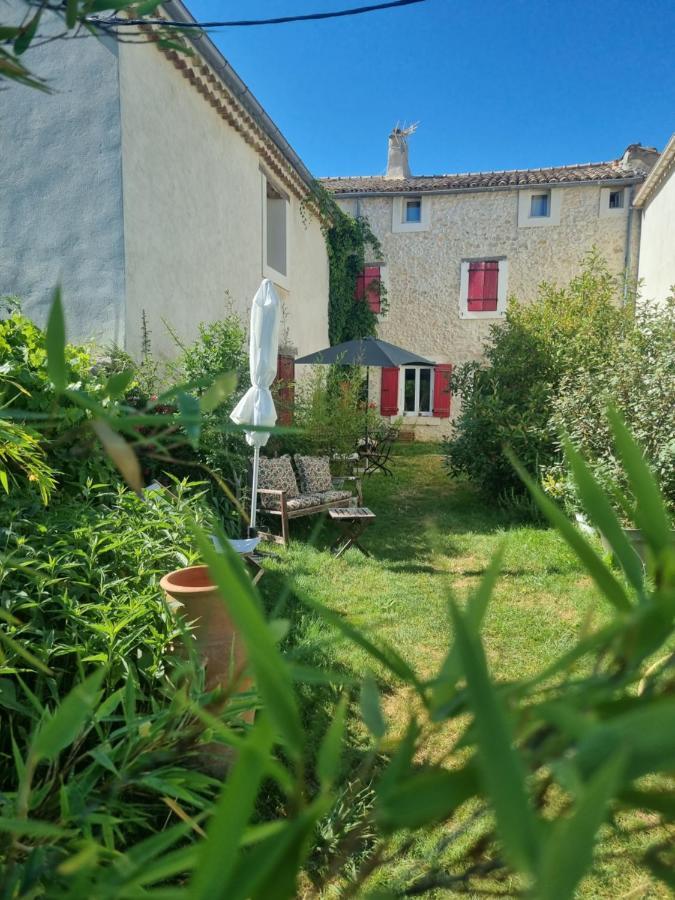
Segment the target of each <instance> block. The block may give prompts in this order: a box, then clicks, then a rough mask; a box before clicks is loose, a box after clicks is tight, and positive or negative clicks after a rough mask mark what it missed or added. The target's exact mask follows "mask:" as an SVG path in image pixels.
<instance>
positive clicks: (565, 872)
mask: <svg viewBox="0 0 675 900" xmlns="http://www.w3.org/2000/svg"><path fill="white" fill-rule="evenodd" d="M624 764H625V756H624V754H623V753H617V754H615V755H614V756H613V757H612V758H611V759H610V760H609V761H608V762H607V763H606V764H605V765H604V766H603V767H602V768H601V769H600V770H599V771H598V772H597V773H596V775H595V776H594V777H593V779H592V780H591V781H590V782H589V783H588V785H587V786H586V788H585V789H584V791H583V792H582V794H581V796H580V797H579V798H578V799H577V803H576V805H575V808H574V811H573V812H572V814H571V815H570V816H568V817H567V818H566V819H562V820H561V821H560V822H558V823H557V825H556V827H554V828H553V830H552V832H551V833H550V834H549V837H548V840H547V843H546V846H545V847H544V849H543V852H542V860H541V868H540V871H539V877H538V880H537V888H536V890H535V896H536V897H537V898H539V900H570V898H572V897H574V895H575V890H576V887H577V885H578V884H579V882H580V881H581V879H582V878H583V876H584V875H585V873H586V872H587V870H588V869H589V868H590V866H591V863H592V862H593V844H594V842H595V837H596V835H597V832H598V829H599V828H600V826H601V825H602V823H603V822H604V820H605V816H606V814H607V805H608V803H609V801H610V800H611V799H612V797H613V796H614V794H615V792H616V790H617V787H618V785H619V782H620V779H621V774H622V771H623V768H624Z"/></svg>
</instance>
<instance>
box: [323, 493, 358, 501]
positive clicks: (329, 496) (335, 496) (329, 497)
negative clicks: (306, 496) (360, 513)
mask: <svg viewBox="0 0 675 900" xmlns="http://www.w3.org/2000/svg"><path fill="white" fill-rule="evenodd" d="M318 496H319V497H320V498H321V502H322V503H337V501H338V500H351V498H352V497H353V496H354V495H353V494H352V493H351V492H350V491H321V493H320V494H319V495H318Z"/></svg>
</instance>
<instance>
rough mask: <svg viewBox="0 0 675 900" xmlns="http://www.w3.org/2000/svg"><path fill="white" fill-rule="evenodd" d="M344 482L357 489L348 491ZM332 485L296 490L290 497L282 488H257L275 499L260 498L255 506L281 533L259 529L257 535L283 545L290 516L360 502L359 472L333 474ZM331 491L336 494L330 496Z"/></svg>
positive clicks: (263, 495) (305, 514)
mask: <svg viewBox="0 0 675 900" xmlns="http://www.w3.org/2000/svg"><path fill="white" fill-rule="evenodd" d="M347 483H348V484H350V486H352V487H353V488H354V489H355V490H356V493H355V494H354V493H352V491H351V490H345V487H346V484H347ZM331 484H332V490H330V491H321V492H317V493H316V494H314V493H309V494H303V493H298V494H297V495H296V496H291V497H289V496H288V494H289V492H288V490H286V489H283V488H276V487H259V488H258V497H260V498H263V497H267V498H274V500H276V501H277V502H275V503H273V504H271V503H269V500H268V502H267V503H266V502H265V501H264V500H263V502H262V503H261V504H260V505H259V506H258V512H259V513H260V514H261V515H263V516H272V517H275V518H277V519H279V520H280V523H281V534H274V533H273V532H272V531H263V530H260V531H259V534H260V537H261V538H262V539H263V540H267V541H274V542H276V543H278V544H284V545H286V544H288V542H289V540H290V530H289V522H290V520H291V519H299V518H301V517H303V516H315V515H318V514H319V513H323V512H326V511H328V510H330V509H339V508H341V507H349V506H355V505H356V506H361V505H362V503H363V494H362V488H361V478H360V477H359V476H358V475H340V476H336V477H332V478H331ZM296 486H297V485H296ZM332 494H333V495H335V496H330V495H332ZM319 497H323V499H318V498H319Z"/></svg>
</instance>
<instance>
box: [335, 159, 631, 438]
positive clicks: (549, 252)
mask: <svg viewBox="0 0 675 900" xmlns="http://www.w3.org/2000/svg"><path fill="white" fill-rule="evenodd" d="M632 175H633V176H634V173H632ZM642 177H644V176H642ZM358 180H359V179H354V181H358ZM360 180H361V181H363V182H364V183H366V182H367V181H368V179H367V178H363V179H360ZM640 180H642V179H640ZM348 181H349V180H348ZM417 181H418V182H419V181H421V179H417ZM339 182H340V180H339V179H336V180H334V181H331V180H327V182H326V184H327V186H328V187H329V189H331V190H335V188H336V187H337V185H339ZM636 183H638V182H637V181H636V178H635V177H631V178H628V177H626V179H625V181H624V182H621V180H620V176H619V177H618V178H617V179H616V180H611V181H610V182H609V184H610V187H608V186H607V183H606V182H605V183H603V182H600V183H583V184H575V183H570V184H565V183H557V184H554V185H553V184H552V185H550V186H549V189H550V191H551V194H552V195H553V194H555V195H556V197H555V207H556V210H557V212H558V214H559V224H553V223H550V224H549V223H548V222H546V223H542V224H540V223H538V222H537V223H535V224H537V225H538V226H539V227H527V225H525V226H524V225H523V220H522V211H521V217H520V224H519V198H522V193H523V191H529V192H532V189H531V187H530V186H527V187H517V186H514V187H511V186H509V187H494V188H487V189H484V188H481V189H474V190H472V189H470V188H469V189H462V190H456V191H451V192H436V191H434V192H433V193H432V192H429V193H425V191H424V188H422V190H421V191H420V190H417V191H411V192H410V194H409V196H413V197H417V198H421V199H422V203H423V206H426V209H424V208H423V212H422V215H421V219H422V222H423V223H424V224H423V225H421V226H415V227H414V229H411V230H403V231H401V230H400V225H399V224H398V223H400V221H401V220H400V212H399V209H400V203H401V200H400V197H401V192H395V191H394V190H393V189H392V190H390V191H389V192H388V193H384V191H381V190H378V191H376V192H373V193H374V194H375V195H372V194H371V193H370V192H368V191H367V190H364V191H362V192H361V191H353V190H350V191H349V194H348V195H346V196H345V195H343V194H341V193H340V191H339V190H336V200H337V201H338V203H339V205H340V206H341V207H342V208H343V209H344V210H345V211H346V212H348V213H350V214H352V215H355V216H364V217H366V218H367V219H368V221H369V223H370V225H371V228H372V229H373V231H374V233H375V234H376V235H377V237H378V239H379V240H380V242H381V245H382V259H381V260H380V261H379V262H380V263H381V277H382V281H383V283H384V285H385V287H386V290H387V301H388V311H387V312H386V314H384V315H383V316H382V318H381V320H380V325H379V328H378V336H379V337H381V338H383V339H384V340H386V341H390V342H391V343H394V344H398V345H400V346H402V347H405V348H406V349H409V350H412V351H414V352H415V353H419V354H420V355H422V356H424V357H426V358H428V359H430V360H433V361H434V362H436V363H451V364H452V365H453V367H454V366H458V365H461V364H462V363H465V362H467V361H470V360H476V359H480V357H481V354H482V350H483V345H484V342H485V340H486V338H487V337H488V335H489V332H490V328H491V326H493V325H495V324H496V323H498V322H499V321H500V320H501V319H502V318H503V311H501V310H500V311H499V312H496V311H495V312H480V313H473V314H471V317H467V316H466V297H465V298H464V300H463V304H464V305H463V306H462V302H460V276H461V268H462V261H463V260H471V259H501V260H506V262H507V263H508V266H507V269H505V271H503V272H502V271H500V279H501V278H502V277H503V276H504V275H505V277H506V278H507V284H506V293H507V294H508V296H509V297H517V298H518V299H520V300H523V301H526V302H527V301H531V300H533V299H534V298H535V297H536V295H537V287H538V285H539V284H540V283H541V282H542V281H547V282H554V283H557V284H559V285H563V284H565V283H566V282H568V281H569V280H570V278H571V277H572V276H573V275H574V274H575V273H577V272H578V271H579V267H580V262H581V260H582V258H583V256H584V255H585V254H586V253H587V252H588V251H589V250H590V249H591V248H592V247H594V246H595V247H597V248H598V249H599V250H600V252H601V253H602V254H603V256H604V257H605V258H606V260H607V262H608V265H609V267H610V269H611V270H612V271H613V272H615V273H616V274H617V275H620V274H621V273H623V272H624V271H625V270H626V268H628V269H629V270H630V272H631V274H633V275H635V272H636V266H637V246H638V221H637V216H635V215H634V214H633V211H632V210H631V196H632V192H633V190H634V185H635V184H636ZM350 187H351V185H350ZM394 187H395V185H394V184H392V188H394ZM610 189H612V190H622V191H623V192H624V194H623V197H622V200H623V206H622V207H621V208H619V209H608V200H607V192H608V191H609V190H610ZM537 190H539V188H537ZM525 199H526V200H528V204H529V198H525ZM528 208H529V206H528ZM521 210H522V199H521ZM373 262H375V261H373ZM379 385H380V373H379V372H377V371H374V372H373V373H371V386H370V389H371V399H372V400H375V401H376V400H378V399H379ZM401 408H402V407H401V406H399V410H401ZM457 410H458V404H457V403H456V402H455V400H454V399H453V402H452V408H451V418H450V420H448V419H439V418H435V417H433V416H428V415H425V416H406V417H405V420H404V421H405V426H406V428H410V427H412V428H414V431H415V438H416V439H418V440H425V439H426V440H438V439H439V438H440V437H442V436H444V435H445V434H447V433H449V431H450V428H451V420H452V418H453V417H454V416H455V415H456V413H457Z"/></svg>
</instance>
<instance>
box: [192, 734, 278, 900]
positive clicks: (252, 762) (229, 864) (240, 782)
mask: <svg viewBox="0 0 675 900" xmlns="http://www.w3.org/2000/svg"><path fill="white" fill-rule="evenodd" d="M273 739H274V735H273V732H272V730H271V729H270V728H269V723H268V722H267V720H266V719H265V718H264V717H261V718H260V719H259V720H258V722H257V723H256V726H255V728H254V729H253V731H252V733H251V734H250V736H249V738H248V740H247V741H246V743H245V744H244V746H243V747H242V748H241V750H240V752H239V759H238V760H237V762H236V764H235V766H234V769H233V770H232V772H231V773H230V775H229V776H228V779H227V781H226V782H225V785H224V786H223V790H222V791H221V794H220V798H219V800H218V803H217V805H216V808H215V812H214V814H213V816H212V818H211V821H210V822H209V827H208V829H207V839H206V841H205V842H204V843H203V844H202V846H201V850H200V853H199V858H198V861H197V865H196V867H195V872H194V875H193V877H192V881H191V884H190V895H189V896H190V900H211V898H213V897H227V896H228V891H229V887H228V885H229V882H230V876H231V875H232V872H233V871H234V867H235V864H236V862H237V858H238V855H239V853H240V842H241V838H242V836H243V834H244V831H245V829H246V826H247V825H248V823H249V820H250V818H251V816H252V815H253V811H254V809H255V800H256V797H257V796H258V790H259V788H260V783H261V781H262V779H263V775H264V774H265V765H264V762H263V760H262V754H264V753H267V752H269V751H270V750H271V747H272V743H273Z"/></svg>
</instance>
